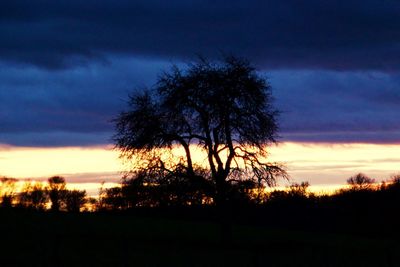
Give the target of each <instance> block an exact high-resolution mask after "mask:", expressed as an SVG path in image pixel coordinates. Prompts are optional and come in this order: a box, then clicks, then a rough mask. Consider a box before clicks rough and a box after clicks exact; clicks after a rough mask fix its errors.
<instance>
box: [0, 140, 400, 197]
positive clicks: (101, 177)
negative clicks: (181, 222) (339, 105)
mask: <svg viewBox="0 0 400 267" xmlns="http://www.w3.org/2000/svg"><path fill="white" fill-rule="evenodd" d="M269 151H270V158H269V160H270V161H271V162H282V163H285V164H286V166H287V170H288V172H289V174H290V175H291V177H292V178H293V180H294V181H296V182H300V181H309V182H310V183H311V188H310V189H312V190H313V191H314V190H320V191H324V190H327V191H331V190H332V188H335V187H338V186H339V185H343V184H345V182H346V179H347V178H348V177H350V176H352V175H354V174H356V173H358V172H363V173H365V174H367V175H369V176H371V177H372V178H375V179H377V181H381V180H383V179H388V178H389V177H390V175H392V174H395V173H399V172H400V145H394V144H392V145H387V144H318V143H313V144H311V143H295V142H284V143H281V144H279V145H278V146H273V147H271V148H270V149H269ZM118 156H119V154H118V151H115V150H112V148H111V146H104V147H61V148H31V147H12V146H0V176H7V177H14V178H18V179H22V178H29V179H41V180H43V179H46V178H48V177H50V176H53V175H62V176H64V177H66V180H67V182H68V183H71V185H72V184H74V185H76V188H88V189H90V191H92V192H94V190H95V188H96V190H97V191H98V188H99V187H100V184H99V183H100V182H102V181H105V182H110V183H115V182H118V181H119V179H120V177H121V173H120V172H121V171H123V170H125V168H126V166H124V164H123V163H122V161H121V160H120V159H119V158H118ZM194 158H197V159H198V160H200V161H201V160H204V157H203V156H202V155H201V154H200V155H198V154H196V155H194ZM84 184H85V185H84ZM317 188H318V189H317ZM324 188H325V189H324Z"/></svg>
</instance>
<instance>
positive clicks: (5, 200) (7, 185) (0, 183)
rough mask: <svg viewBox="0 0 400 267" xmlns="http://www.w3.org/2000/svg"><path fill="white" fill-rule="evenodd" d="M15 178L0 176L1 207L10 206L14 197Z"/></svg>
mask: <svg viewBox="0 0 400 267" xmlns="http://www.w3.org/2000/svg"><path fill="white" fill-rule="evenodd" d="M16 182H17V179H14V178H7V177H1V178H0V194H1V195H0V197H1V207H3V208H10V207H12V204H13V200H14V197H15V188H16Z"/></svg>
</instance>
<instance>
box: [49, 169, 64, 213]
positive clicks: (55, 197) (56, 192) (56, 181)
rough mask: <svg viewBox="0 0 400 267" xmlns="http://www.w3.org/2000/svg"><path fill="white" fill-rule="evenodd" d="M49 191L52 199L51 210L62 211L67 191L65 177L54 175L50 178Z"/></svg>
mask: <svg viewBox="0 0 400 267" xmlns="http://www.w3.org/2000/svg"><path fill="white" fill-rule="evenodd" d="M47 181H48V187H47V191H48V194H49V198H50V201H51V208H50V209H51V210H52V211H60V209H61V205H62V203H63V200H64V197H65V193H66V183H65V179H64V178H63V177H61V176H53V177H51V178H49V179H48V180H47Z"/></svg>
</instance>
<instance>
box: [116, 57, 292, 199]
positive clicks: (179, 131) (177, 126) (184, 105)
mask: <svg viewBox="0 0 400 267" xmlns="http://www.w3.org/2000/svg"><path fill="white" fill-rule="evenodd" d="M277 114H278V112H277V111H276V110H275V109H274V107H273V105H272V95H271V87H270V85H269V83H268V81H267V80H266V78H264V77H262V76H261V75H259V74H258V73H257V72H256V70H255V68H254V67H253V66H252V65H251V64H250V63H249V62H248V61H247V60H244V59H240V58H236V57H232V56H230V57H225V58H224V59H223V60H221V61H214V62H210V61H208V60H206V59H202V58H200V59H199V60H198V61H195V62H193V63H190V64H189V65H188V66H187V68H184V69H181V68H178V67H177V66H173V67H172V69H171V70H170V71H167V72H164V73H163V74H162V75H160V76H159V78H158V81H157V83H156V84H155V86H154V87H152V88H151V89H146V90H144V91H140V92H136V93H134V94H132V95H131V96H130V100H129V109H128V110H127V111H125V112H122V113H121V114H120V115H119V116H118V117H117V118H116V131H117V133H116V135H115V136H114V140H115V144H116V148H117V149H118V150H120V152H121V157H123V158H125V159H128V160H136V161H137V162H140V164H136V165H135V167H134V171H135V172H136V173H137V172H141V173H143V172H144V173H147V174H149V176H151V177H157V178H161V177H166V176H167V177H169V178H172V179H178V178H179V179H183V180H184V181H195V180H196V179H195V178H196V177H197V178H198V177H199V176H201V177H202V178H204V179H206V180H208V181H209V182H210V183H211V184H212V186H213V188H214V189H213V196H212V197H213V199H214V201H215V202H216V203H217V204H218V203H223V202H225V200H226V199H227V198H228V195H227V193H228V192H229V190H230V188H231V186H232V185H235V184H238V183H241V182H243V181H253V182H254V183H255V184H257V185H270V186H271V185H274V184H275V182H276V178H277V177H278V176H283V177H287V174H286V172H285V171H284V170H283V168H282V166H281V165H279V164H277V163H270V162H268V161H267V160H266V159H267V156H268V151H267V148H268V145H270V144H272V143H275V142H276V137H277V135H276V134H277V130H278V125H277ZM174 147H181V148H183V150H184V151H185V153H184V155H185V156H184V157H180V158H175V161H174V164H171V161H170V162H167V161H168V160H166V159H165V157H164V158H163V156H162V153H165V151H167V150H171V149H172V148H174ZM195 148H200V149H201V150H202V151H203V152H205V153H204V154H205V158H206V160H205V164H202V165H201V164H200V165H199V164H198V163H195V162H194V160H193V153H194V149H195ZM163 151H164V152H163ZM204 166H206V167H204ZM199 172H200V173H199ZM150 174H151V175H150Z"/></svg>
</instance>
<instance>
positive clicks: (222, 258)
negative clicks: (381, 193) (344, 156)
mask: <svg viewBox="0 0 400 267" xmlns="http://www.w3.org/2000/svg"><path fill="white" fill-rule="evenodd" d="M0 214H1V221H0V226H1V229H2V236H1V243H2V244H1V251H0V254H1V261H2V262H1V266H399V264H400V257H399V255H398V251H399V249H400V244H399V243H398V242H396V238H395V237H393V238H390V237H386V238H384V237H379V236H369V235H360V234H349V233H340V232H330V231H324V230H321V229H323V227H318V229H317V230H314V229H313V227H312V226H310V227H308V229H296V227H287V226H284V227H279V226H277V225H274V226H266V225H259V224H254V225H249V224H241V223H234V224H233V225H232V242H231V243H230V244H229V245H222V243H221V241H220V224H218V223H216V222H215V221H213V220H194V219H184V218H171V217H168V216H158V215H157V216H148V215H143V214H139V215H138V214H114V213H112V214H110V213H108V214H102V213H93V214H91V213H86V214H85V213H84V214H67V213H60V214H52V213H39V212H26V211H1V213H0ZM317 223H318V222H317ZM295 224H296V223H295V222H294V224H293V225H295Z"/></svg>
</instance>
